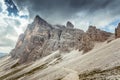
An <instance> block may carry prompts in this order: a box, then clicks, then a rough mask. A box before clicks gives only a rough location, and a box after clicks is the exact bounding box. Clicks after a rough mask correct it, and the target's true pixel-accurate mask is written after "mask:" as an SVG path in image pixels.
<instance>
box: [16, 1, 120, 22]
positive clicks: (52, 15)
mask: <svg viewBox="0 0 120 80" xmlns="http://www.w3.org/2000/svg"><path fill="white" fill-rule="evenodd" d="M14 1H15V2H16V4H17V5H18V6H19V8H20V9H22V8H24V7H25V6H26V7H27V8H28V10H29V11H30V16H31V17H33V16H35V15H36V14H39V15H41V16H42V17H43V18H46V19H48V20H50V21H51V22H52V21H53V22H54V20H56V19H59V20H58V21H64V20H67V19H71V18H73V17H75V14H76V13H78V12H84V13H86V14H87V15H91V14H95V13H97V14H98V13H99V11H100V10H102V11H103V13H104V11H110V12H111V14H112V15H115V14H116V15H118V13H120V5H119V3H120V0H14ZM100 13H101V12H100ZM52 19H53V20H52Z"/></svg>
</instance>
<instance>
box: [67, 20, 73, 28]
mask: <svg viewBox="0 0 120 80" xmlns="http://www.w3.org/2000/svg"><path fill="white" fill-rule="evenodd" d="M66 27H67V28H70V29H73V28H74V25H73V24H72V23H71V22H70V21H68V22H67V24H66Z"/></svg>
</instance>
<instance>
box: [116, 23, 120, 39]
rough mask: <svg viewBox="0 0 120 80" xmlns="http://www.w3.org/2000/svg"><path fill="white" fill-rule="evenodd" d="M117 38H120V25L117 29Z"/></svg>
mask: <svg viewBox="0 0 120 80" xmlns="http://www.w3.org/2000/svg"><path fill="white" fill-rule="evenodd" d="M115 38H120V23H119V24H118V26H117V28H115Z"/></svg>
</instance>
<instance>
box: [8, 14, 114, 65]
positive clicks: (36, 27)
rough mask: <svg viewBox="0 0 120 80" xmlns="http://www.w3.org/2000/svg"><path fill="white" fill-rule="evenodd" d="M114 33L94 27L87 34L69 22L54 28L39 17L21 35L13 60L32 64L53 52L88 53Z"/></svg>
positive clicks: (12, 52)
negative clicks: (74, 50)
mask: <svg viewBox="0 0 120 80" xmlns="http://www.w3.org/2000/svg"><path fill="white" fill-rule="evenodd" d="M111 35H112V33H108V32H105V31H102V30H99V29H96V27H94V26H90V27H89V29H88V31H87V32H84V31H83V30H80V29H75V28H74V25H73V24H72V23H71V22H70V21H68V22H67V23H66V26H65V27H62V26H57V27H55V26H53V25H51V24H49V23H48V22H47V21H45V20H43V19H42V18H41V17H39V16H38V15H37V16H36V17H35V19H34V21H33V23H31V24H29V25H28V27H27V29H26V31H25V33H24V34H21V35H20V37H19V39H18V42H17V45H16V47H15V48H14V49H13V50H12V51H11V53H10V54H11V56H12V58H20V60H19V63H25V62H31V61H35V60H37V59H40V58H42V57H45V56H47V55H49V54H51V53H52V52H53V51H57V50H59V51H60V53H61V52H70V51H72V50H73V49H79V51H81V50H83V51H84V53H85V52H88V51H89V50H91V49H92V48H93V47H94V41H98V42H103V41H105V40H107V39H108V38H109V37H110V36H111Z"/></svg>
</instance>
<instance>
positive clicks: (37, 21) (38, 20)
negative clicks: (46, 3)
mask: <svg viewBox="0 0 120 80" xmlns="http://www.w3.org/2000/svg"><path fill="white" fill-rule="evenodd" d="M34 22H36V23H39V22H46V21H45V20H44V19H42V18H41V17H40V16H39V15H36V16H35V18H34Z"/></svg>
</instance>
